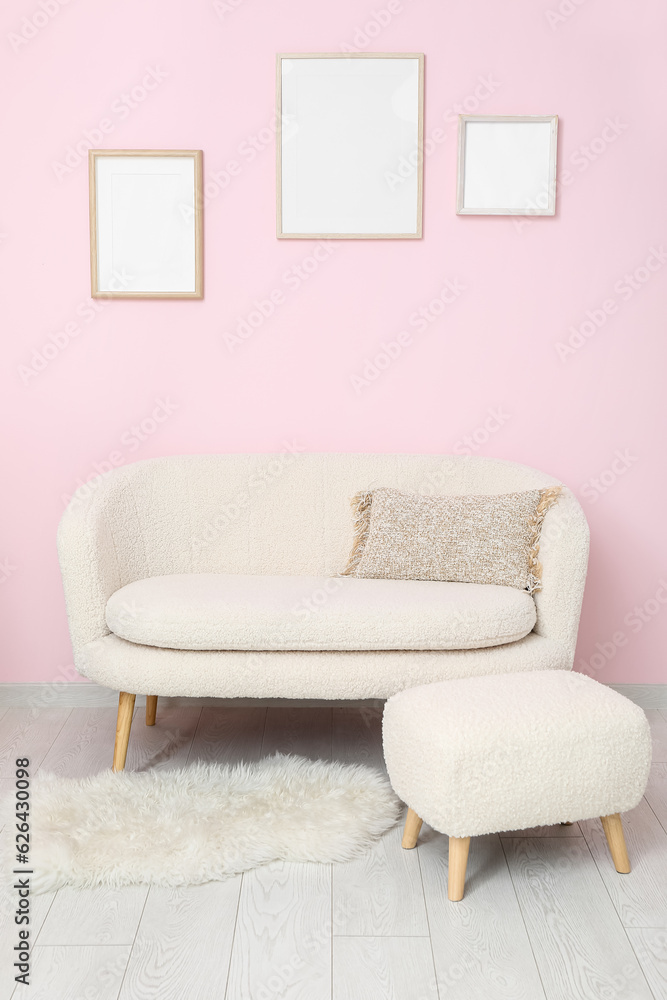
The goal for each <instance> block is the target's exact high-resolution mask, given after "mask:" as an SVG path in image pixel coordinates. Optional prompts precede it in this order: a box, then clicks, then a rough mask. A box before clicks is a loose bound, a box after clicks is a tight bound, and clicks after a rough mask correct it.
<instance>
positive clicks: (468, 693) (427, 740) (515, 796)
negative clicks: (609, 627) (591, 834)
mask: <svg viewBox="0 0 667 1000" xmlns="http://www.w3.org/2000/svg"><path fill="white" fill-rule="evenodd" d="M383 741H384V755H385V761H386V764H387V770H388V772H389V778H390V780H391V783H392V785H393V788H394V790H395V791H396V793H397V794H398V795H399V796H400V797H401V798H402V799H403V801H404V802H406V803H407V804H408V806H409V807H410V812H409V814H408V821H407V824H406V836H405V839H404V846H407V847H411V846H414V844H415V843H416V838H417V834H418V832H419V827H420V826H421V820H425V821H426V822H427V823H428V824H429V825H430V826H432V827H434V828H435V829H436V830H439V831H441V832H442V833H447V834H449V836H450V838H457V839H459V840H466V841H469V838H470V837H471V836H477V835H480V834H485V833H496V832H500V831H503V830H520V829H525V828H526V827H532V826H542V825H550V824H554V823H560V822H568V821H576V820H579V819H590V818H592V817H594V816H600V817H604V819H605V820H607V819H609V820H610V821H609V822H608V823H606V824H605V833H607V839H608V841H609V843H610V848H611V849H612V856H613V857H614V861H615V863H616V862H617V861H618V863H617V864H616V867H617V868H618V869H619V870H629V865H626V867H625V868H624V867H623V866H624V864H625V862H624V861H623V859H622V858H621V857H620V855H619V858H618V859H617V857H616V856H615V854H614V847H613V845H612V843H611V840H610V835H613V838H614V839H615V841H617V842H619V841H618V836H619V833H620V839H621V840H622V838H623V833H622V827H621V825H620V818H618V817H617V815H616V814H618V813H621V812H625V811H627V810H628V809H632V808H634V806H636V805H637V804H638V803H639V801H640V799H641V797H642V795H643V793H644V789H645V787H646V782H647V780H648V773H649V766H650V763H651V735H650V729H649V725H648V721H647V719H646V716H645V715H644V712H643V711H642V710H641V709H640V708H638V707H637V705H635V704H633V703H632V702H631V701H628V699H627V698H624V697H623V696H622V695H620V694H618V693H617V692H616V691H612V690H611V688H608V687H605V686H604V685H602V684H599V683H598V682H597V681H594V680H592V679H591V678H590V677H586V676H584V675H583V674H578V673H572V672H570V671H567V670H544V671H542V670H540V671H533V672H528V673H515V674H501V675H493V676H486V677H471V678H466V679H463V680H453V681H444V682H441V683H439V684H428V685H424V686H422V687H416V688H411V689H409V690H406V691H402V692H401V693H400V694H397V695H394V697H393V698H390V699H389V701H388V702H387V704H386V706H385V710H384V720H383ZM612 826H613V827H614V830H613V831H612V833H611V834H610V829H611V827H612ZM608 828H609V829H608ZM619 844H620V842H619ZM622 846H623V849H624V848H625V845H624V843H623V845H622ZM465 853H466V858H467V848H466V851H465ZM626 861H627V855H626ZM450 862H451V843H450ZM619 863H620V865H621V867H619ZM463 870H464V875H465V865H464V869H463ZM450 875H451V871H450ZM450 888H451V882H450ZM462 890H463V886H462V884H461V886H460V891H461V894H462ZM450 898H456V897H452V896H451V894H450ZM458 898H460V896H459V897H458Z"/></svg>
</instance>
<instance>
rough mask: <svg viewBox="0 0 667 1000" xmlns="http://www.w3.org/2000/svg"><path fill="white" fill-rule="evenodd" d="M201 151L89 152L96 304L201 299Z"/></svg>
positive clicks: (118, 150) (91, 263)
mask: <svg viewBox="0 0 667 1000" xmlns="http://www.w3.org/2000/svg"><path fill="white" fill-rule="evenodd" d="M202 160H203V154H202V152H201V150H191V149H150V150H149V149H91V150H89V154H88V167H89V182H90V281H91V295H92V297H93V298H117V299H132V298H144V299H146V298H151V299H169V298H171V299H201V298H202V297H203V294H204V281H203V212H202V206H203V193H202Z"/></svg>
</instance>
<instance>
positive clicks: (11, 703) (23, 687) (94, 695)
mask: <svg viewBox="0 0 667 1000" xmlns="http://www.w3.org/2000/svg"><path fill="white" fill-rule="evenodd" d="M610 687H612V688H613V689H614V691H618V692H619V694H623V695H625V697H626V698H629V699H630V701H634V702H635V704H636V705H640V706H641V708H667V684H611V685H610ZM144 700H145V699H144V697H143V695H139V696H138V703H139V704H143V702H144ZM164 701H165V703H166V704H168V705H171V706H174V707H179V706H182V705H197V704H199V705H208V706H229V707H231V706H233V705H237V706H242V705H255V706H264V705H266V706H271V705H276V706H281V707H283V708H289V707H292V706H294V707H299V706H301V707H304V708H305V707H310V708H317V707H320V706H323V707H325V708H326V707H328V708H332V707H340V706H346V707H349V706H350V705H360V704H363V705H366V706H368V705H369V704H374V705H376V706H377V707H380V706H381V705H382V704H383V701H382V699H378V698H374V699H369V700H368V701H364V702H360V701H324V700H312V699H310V700H307V699H288V698H166V699H164ZM117 704H118V692H117V691H112V690H110V689H109V688H105V687H101V686H100V685H99V684H88V683H77V682H76V681H72V682H62V683H60V684H48V683H47V684H0V709H4V708H33V707H40V708H50V707H57V708H115V707H116V705H117Z"/></svg>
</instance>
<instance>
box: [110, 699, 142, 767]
mask: <svg viewBox="0 0 667 1000" xmlns="http://www.w3.org/2000/svg"><path fill="white" fill-rule="evenodd" d="M136 697H137V696H136V694H128V693H127V691H121V692H120V694H119V695H118V719H117V721H116V742H115V744H114V748H113V769H114V771H122V770H123V768H124V767H125V758H126V757H127V744H128V743H129V742H130V728H131V726H132V716H133V714H134V702H135V699H136Z"/></svg>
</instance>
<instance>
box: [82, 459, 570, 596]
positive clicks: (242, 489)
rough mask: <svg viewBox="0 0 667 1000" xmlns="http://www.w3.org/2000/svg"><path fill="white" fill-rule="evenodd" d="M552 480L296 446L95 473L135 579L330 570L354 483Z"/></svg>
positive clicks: (493, 465)
mask: <svg viewBox="0 0 667 1000" xmlns="http://www.w3.org/2000/svg"><path fill="white" fill-rule="evenodd" d="M555 482H557V480H555V479H553V478H552V477H550V476H547V475H545V474H544V473H541V472H538V471H537V470H535V469H531V468H528V467H527V466H523V465H517V464H515V463H512V462H504V461H499V460H496V459H489V458H477V457H458V456H433V455H356V454H355V455H351V454H347V455H341V454H304V453H301V452H299V451H298V450H297V449H295V448H292V449H291V450H290V449H285V450H284V451H283V452H282V453H280V454H277V455H276V454H274V455H190V456H182V457H181V456H179V457H170V458H157V459H149V460H147V461H143V462H137V463H135V464H132V465H128V466H124V467H122V468H119V469H118V470H116V471H115V472H113V473H111V474H109V475H108V476H106V477H102V479H101V480H100V481H99V487H98V495H97V496H96V497H95V498H94V499H93V502H94V503H95V502H101V503H102V504H103V505H104V507H105V518H106V520H107V523H108V525H109V530H110V531H111V534H112V535H113V536H114V539H115V542H116V545H117V547H121V548H126V546H127V541H128V537H127V536H128V531H130V532H131V524H130V522H131V521H132V520H135V519H136V521H135V530H138V532H139V536H140V537H138V538H137V539H136V541H137V544H136V545H135V546H133V547H132V548H133V553H131V555H132V557H133V561H135V560H136V561H137V565H136V566H134V567H133V568H132V569H131V575H132V577H133V578H136V577H137V575H138V576H139V577H145V576H158V575H161V574H165V573H206V572H218V573H264V574H303V575H319V574H325V575H335V574H336V573H339V572H340V571H341V570H342V569H343V568H344V566H345V563H346V560H347V556H348V553H349V550H350V546H351V542H352V514H351V509H350V499H351V497H352V496H353V495H354V494H355V493H357V492H358V491H359V490H365V489H370V488H373V487H377V486H393V487H397V488H399V489H404V490H408V491H414V492H421V493H428V494H463V493H472V494H494V493H508V492H511V491H513V490H521V489H533V488H535V487H540V486H550V485H553V484H554V483H555ZM75 502H76V501H75ZM131 533H132V532H131Z"/></svg>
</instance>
